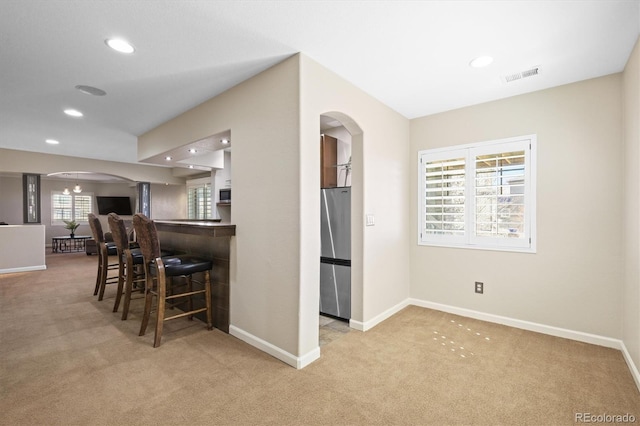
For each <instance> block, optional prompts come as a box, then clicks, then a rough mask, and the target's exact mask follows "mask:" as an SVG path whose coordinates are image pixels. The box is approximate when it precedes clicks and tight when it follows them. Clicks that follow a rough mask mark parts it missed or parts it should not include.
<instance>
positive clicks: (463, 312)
mask: <svg viewBox="0 0 640 426" xmlns="http://www.w3.org/2000/svg"><path fill="white" fill-rule="evenodd" d="M409 303H410V304H411V305H416V306H421V307H423V308H429V309H434V310H436V311H443V312H449V313H451V314H455V315H460V316H463V317H468V318H474V319H478V320H481V321H487V322H493V323H496V324H503V325H508V326H509V327H514V328H520V329H523V330H529V331H535V332H537V333H542V334H548V335H550V336H556V337H564V338H565V339H571V340H577V341H578V342H584V343H591V344H593V345H598V346H605V347H607V348H614V349H621V344H622V341H621V340H620V339H612V338H610V337H605V336H599V335H597V334H590V333H583V332H581V331H574V330H568V329H566V328H560V327H554V326H551V325H545V324H539V323H535V322H530V321H524V320H519V319H515V318H509V317H503V316H500V315H494V314H488V313H485V312H479V311H474V310H471V309H465V308H459V307H456V306H450V305H444V304H441V303H435V302H429V301H426V300H420V299H409Z"/></svg>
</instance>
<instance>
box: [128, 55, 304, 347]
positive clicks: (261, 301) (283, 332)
mask: <svg viewBox="0 0 640 426" xmlns="http://www.w3.org/2000/svg"><path fill="white" fill-rule="evenodd" d="M229 129H230V130H231V143H232V146H233V168H232V171H231V179H232V182H233V206H232V209H231V221H232V222H233V223H234V224H236V226H237V230H236V237H235V238H233V239H232V253H231V257H232V259H231V262H232V264H231V271H230V273H231V277H230V284H231V306H230V311H231V312H230V316H231V318H230V320H231V325H232V326H233V327H235V329H236V330H241V331H242V332H243V333H247V334H248V335H251V336H254V337H255V338H257V339H261V341H264V342H267V344H269V345H272V346H273V347H276V348H279V349H281V350H283V351H285V352H287V353H289V354H293V355H294V356H297V355H298V354H299V348H298V317H299V307H300V306H299V291H300V290H299V288H300V270H299V259H300V239H299V235H300V207H299V206H300V179H299V175H300V162H299V158H300V144H299V140H300V134H299V84H298V59H297V57H294V58H291V59H288V60H286V61H284V62H282V63H280V64H278V65H276V66H274V67H273V68H271V69H269V70H266V71H265V72H263V73H261V74H259V75H258V76H256V77H254V78H252V79H250V80H248V81H245V82H243V83H241V84H239V85H237V86H235V87H234V88H232V89H230V90H229V91H227V92H225V93H223V94H221V95H219V96H217V97H215V98H213V99H211V100H209V101H207V102H204V103H203V104H201V105H199V106H197V107H195V108H193V109H191V110H189V111H187V112H185V113H184V114H182V115H180V116H178V117H176V118H174V119H172V120H170V121H168V122H166V123H164V124H163V125H161V126H159V127H157V128H155V129H153V130H152V131H150V132H148V133H146V134H144V135H141V136H140V138H139V140H138V155H139V159H140V160H143V159H145V158H148V157H151V156H153V155H156V154H158V153H161V152H163V151H166V150H168V149H171V148H175V147H178V146H182V145H184V144H186V143H189V142H193V141H196V140H199V139H202V138H204V137H207V136H210V135H213V134H217V133H220V132H222V131H226V130H229ZM316 313H317V306H316ZM316 333H317V330H316Z"/></svg>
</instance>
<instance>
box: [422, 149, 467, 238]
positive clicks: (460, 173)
mask: <svg viewBox="0 0 640 426" xmlns="http://www.w3.org/2000/svg"><path fill="white" fill-rule="evenodd" d="M455 154H456V153H454V152H452V153H451V156H450V157H448V156H442V155H437V154H434V155H428V154H427V155H424V156H422V157H421V175H422V178H421V182H420V183H421V191H422V194H423V196H422V200H423V203H422V211H421V215H422V217H423V219H422V225H423V227H422V233H421V238H422V239H425V238H426V239H431V240H434V241H449V242H452V241H462V239H463V238H464V235H465V221H466V219H465V186H466V171H465V167H466V158H465V152H464V151H459V152H458V153H457V154H458V155H455Z"/></svg>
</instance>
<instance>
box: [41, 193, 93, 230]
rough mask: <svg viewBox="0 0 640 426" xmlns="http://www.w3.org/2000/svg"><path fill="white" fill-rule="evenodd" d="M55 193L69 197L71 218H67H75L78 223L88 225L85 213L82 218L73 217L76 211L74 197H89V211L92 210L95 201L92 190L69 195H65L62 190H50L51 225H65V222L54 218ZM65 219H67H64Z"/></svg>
mask: <svg viewBox="0 0 640 426" xmlns="http://www.w3.org/2000/svg"><path fill="white" fill-rule="evenodd" d="M56 195H62V196H66V197H71V219H68V220H75V221H76V222H78V223H79V224H80V225H88V224H89V220H88V218H87V216H86V215H85V216H84V217H82V218H76V217H75V213H76V208H75V205H76V197H91V199H90V201H89V206H90V211H89V212H93V203H94V201H95V197H94V196H93V192H82V193H80V194H74V193H72V194H69V195H65V194H63V193H62V191H51V226H65V223H64V221H63V220H62V219H56V218H55V202H54V196H56ZM65 220H67V219H65Z"/></svg>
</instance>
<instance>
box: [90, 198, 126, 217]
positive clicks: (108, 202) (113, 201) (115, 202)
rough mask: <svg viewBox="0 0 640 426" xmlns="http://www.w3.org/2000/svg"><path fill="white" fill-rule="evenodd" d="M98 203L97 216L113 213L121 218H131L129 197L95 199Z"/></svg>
mask: <svg viewBox="0 0 640 426" xmlns="http://www.w3.org/2000/svg"><path fill="white" fill-rule="evenodd" d="M96 201H97V202H98V214H103V215H106V214H109V213H115V214H117V215H122V216H131V215H132V214H133V212H132V211H131V200H130V199H129V197H96Z"/></svg>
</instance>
